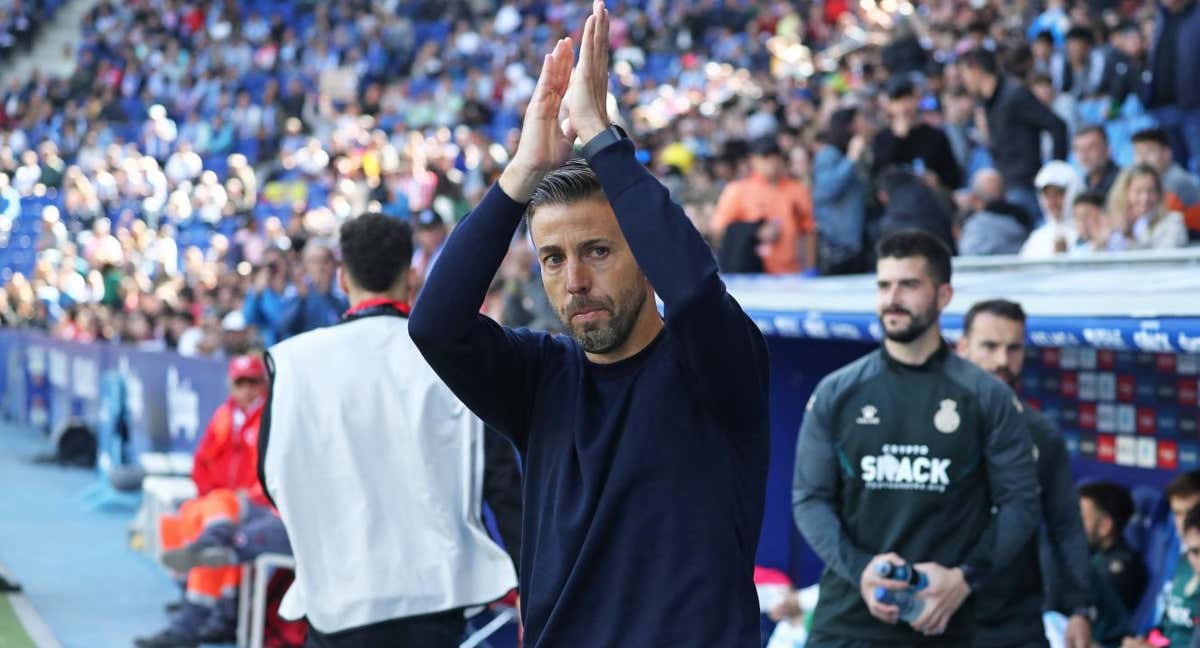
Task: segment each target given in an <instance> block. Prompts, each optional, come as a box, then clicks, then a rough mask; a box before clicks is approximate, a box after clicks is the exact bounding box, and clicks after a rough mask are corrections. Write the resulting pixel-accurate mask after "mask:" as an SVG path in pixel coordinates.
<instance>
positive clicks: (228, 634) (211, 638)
mask: <svg viewBox="0 0 1200 648" xmlns="http://www.w3.org/2000/svg"><path fill="white" fill-rule="evenodd" d="M196 639H197V640H199V641H200V643H205V644H231V643H237V631H236V630H232V629H229V628H212V627H210V628H200V632H199V633H197V634H196Z"/></svg>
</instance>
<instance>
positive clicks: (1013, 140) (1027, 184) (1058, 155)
mask: <svg viewBox="0 0 1200 648" xmlns="http://www.w3.org/2000/svg"><path fill="white" fill-rule="evenodd" d="M959 69H960V71H961V72H962V77H963V85H965V86H966V87H967V89H968V90H969V91H970V92H971V94H973V95H975V98H976V99H978V100H979V101H980V102H982V104H983V107H984V109H985V110H986V112H987V129H988V147H989V148H990V149H991V152H992V161H993V164H994V166H995V167H996V170H997V171H999V172H1000V175H1002V176H1003V177H1004V184H1005V186H1007V187H1008V191H1007V198H1008V200H1009V201H1010V202H1013V203H1016V204H1018V205H1020V206H1021V207H1023V208H1025V211H1027V212H1029V213H1030V214H1037V213H1040V212H1041V208H1040V207H1039V206H1038V201H1037V192H1036V191H1035V190H1034V188H1033V179H1034V177H1035V176H1036V175H1037V172H1038V169H1040V168H1041V167H1042V156H1041V150H1042V144H1041V142H1042V133H1044V132H1048V133H1050V135H1051V137H1052V138H1053V140H1054V155H1053V157H1054V159H1056V160H1065V159H1067V125H1066V123H1065V122H1063V120H1062V119H1059V117H1058V115H1055V114H1054V111H1053V110H1051V109H1050V108H1049V106H1047V105H1046V104H1043V103H1042V102H1041V101H1038V99H1037V97H1035V96H1034V95H1033V93H1032V92H1031V91H1030V90H1029V88H1027V87H1025V86H1024V85H1022V84H1021V83H1020V82H1019V81H1017V80H1016V79H1011V78H1007V77H1004V76H1001V75H1000V73H999V67H998V65H997V63H996V57H995V55H993V54H992V53H991V52H989V51H987V50H984V49H975V50H971V51H970V52H967V53H966V54H964V55H963V56H962V58H960V59H959Z"/></svg>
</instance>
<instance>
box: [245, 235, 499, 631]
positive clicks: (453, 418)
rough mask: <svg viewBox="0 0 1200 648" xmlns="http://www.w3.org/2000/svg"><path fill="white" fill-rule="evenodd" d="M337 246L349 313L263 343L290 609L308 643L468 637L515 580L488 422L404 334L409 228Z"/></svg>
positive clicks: (268, 456) (272, 470)
mask: <svg viewBox="0 0 1200 648" xmlns="http://www.w3.org/2000/svg"><path fill="white" fill-rule="evenodd" d="M340 244H341V252H342V261H343V264H344V265H343V269H342V271H341V272H340V273H339V278H338V281H339V282H340V284H341V287H342V289H343V290H344V291H345V293H346V294H347V295H348V296H349V298H350V304H351V307H350V309H349V310H348V311H347V312H346V314H345V315H344V316H343V318H342V321H341V323H339V324H337V325H335V326H331V327H326V328H322V329H317V330H314V331H310V332H308V333H304V334H302V335H298V336H296V337H293V338H290V339H288V340H286V341H284V342H281V343H279V344H276V345H275V346H273V347H271V349H270V350H269V352H268V354H267V357H268V367H269V369H270V371H271V378H272V381H271V395H270V397H269V401H268V404H267V412H266V415H265V417H264V421H263V425H262V430H261V432H260V437H259V439H260V440H259V443H260V447H259V462H260V463H259V477H260V479H261V480H262V484H263V487H264V490H265V491H266V493H267V495H268V496H269V497H270V498H271V499H272V501H273V502H274V504H275V506H276V507H277V508H278V510H279V514H280V516H281V517H282V519H283V522H284V525H285V526H286V527H287V531H288V536H289V538H290V539H291V542H292V548H293V553H294V555H295V558H296V580H295V583H294V584H293V585H292V586H291V588H290V589H289V590H288V592H287V594H286V595H285V596H284V599H283V602H282V604H281V606H280V614H281V615H282V616H284V617H285V618H289V619H297V618H301V617H307V619H308V623H309V634H308V640H307V643H306V645H307V646H310V647H317V648H324V647H336V648H342V647H346V646H399V647H407V646H412V647H414V648H416V647H419V648H440V647H442V646H446V647H450V646H458V645H459V642H460V641H461V640H462V638H463V633H464V629H465V623H466V621H465V618H464V610H465V609H466V608H469V607H473V606H479V605H483V604H487V603H490V602H493V601H496V600H499V599H500V598H502V597H504V596H505V594H506V593H508V592H509V591H510V590H512V589H513V588H514V587H515V586H516V571H515V569H514V567H513V561H512V560H511V559H510V557H509V556H508V555H507V554H506V553H505V551H504V550H503V549H501V548H500V546H499V545H498V544H496V542H494V541H493V540H492V539H491V538H490V537H489V535H488V532H487V530H486V528H485V527H484V524H483V522H482V519H483V518H482V514H481V506H482V499H483V481H484V442H485V441H484V428H483V424H482V422H480V420H479V419H478V418H476V417H475V416H474V415H473V414H472V413H471V412H470V411H469V410H468V409H467V408H466V407H465V406H464V405H463V404H462V403H461V402H460V401H459V400H458V398H456V397H455V396H454V394H453V393H452V392H451V391H450V389H449V388H448V387H446V385H445V384H443V383H442V381H441V380H440V379H439V378H438V376H437V375H436V374H435V373H434V371H433V369H431V368H430V367H429V365H428V364H427V363H426V361H425V360H424V358H422V357H421V354H420V353H419V352H418V351H417V349H416V347H415V346H414V345H413V343H412V340H411V339H410V338H409V334H408V319H407V318H408V312H409V307H408V303H407V300H408V294H407V277H406V273H407V272H408V270H409V267H410V262H411V259H412V251H413V244H412V231H411V229H410V228H409V227H408V225H407V224H405V223H404V222H402V221H399V220H396V219H393V218H389V217H385V216H382V215H378V214H368V215H364V216H360V217H358V218H355V219H352V220H350V221H348V222H347V223H346V224H345V225H343V226H342V228H341V232H340ZM518 515H519V513H518Z"/></svg>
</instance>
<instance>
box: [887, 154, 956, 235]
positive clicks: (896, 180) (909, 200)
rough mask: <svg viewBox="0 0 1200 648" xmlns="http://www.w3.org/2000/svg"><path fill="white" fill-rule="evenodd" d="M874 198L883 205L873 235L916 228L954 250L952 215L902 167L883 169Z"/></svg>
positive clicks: (930, 190)
mask: <svg viewBox="0 0 1200 648" xmlns="http://www.w3.org/2000/svg"><path fill="white" fill-rule="evenodd" d="M877 186H878V189H877V190H876V200H878V201H879V204H880V205H882V206H883V216H882V217H881V218H880V220H879V223H878V233H877V236H878V237H879V238H880V239H882V238H885V237H887V236H888V235H889V234H893V233H895V232H899V231H901V230H908V229H918V230H921V231H923V232H926V233H928V234H930V235H931V236H934V237H936V238H937V239H938V240H939V241H941V242H942V243H943V244H944V245H945V246H946V247H948V248H950V249H952V250H953V249H954V233H953V228H954V218H953V216H952V215H951V213H950V210H949V209H947V208H946V207H944V206H943V205H942V201H941V199H940V198H939V197H938V195H937V194H935V193H934V192H933V189H930V188H929V185H928V184H926V183H925V181H923V180H922V179H921V178H918V177H917V176H915V175H913V173H912V172H911V171H909V170H907V169H904V168H892V169H888V170H885V171H884V172H883V174H882V175H881V176H880V178H879V181H878V183H877Z"/></svg>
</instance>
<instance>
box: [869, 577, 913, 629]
mask: <svg viewBox="0 0 1200 648" xmlns="http://www.w3.org/2000/svg"><path fill="white" fill-rule="evenodd" d="M875 600H876V601H879V602H880V603H883V604H885V605H895V606H896V607H898V608H900V620H901V621H904V622H905V623H912V622H913V621H915V620H916V618H917V617H919V616H921V612H922V611H923V610H924V609H925V601H922V600H921V599H919V598H917V593H916V592H915V591H913V589H912V588H911V587H910V588H907V589H902V590H890V589H888V588H886V587H883V586H879V587H876V588H875Z"/></svg>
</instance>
